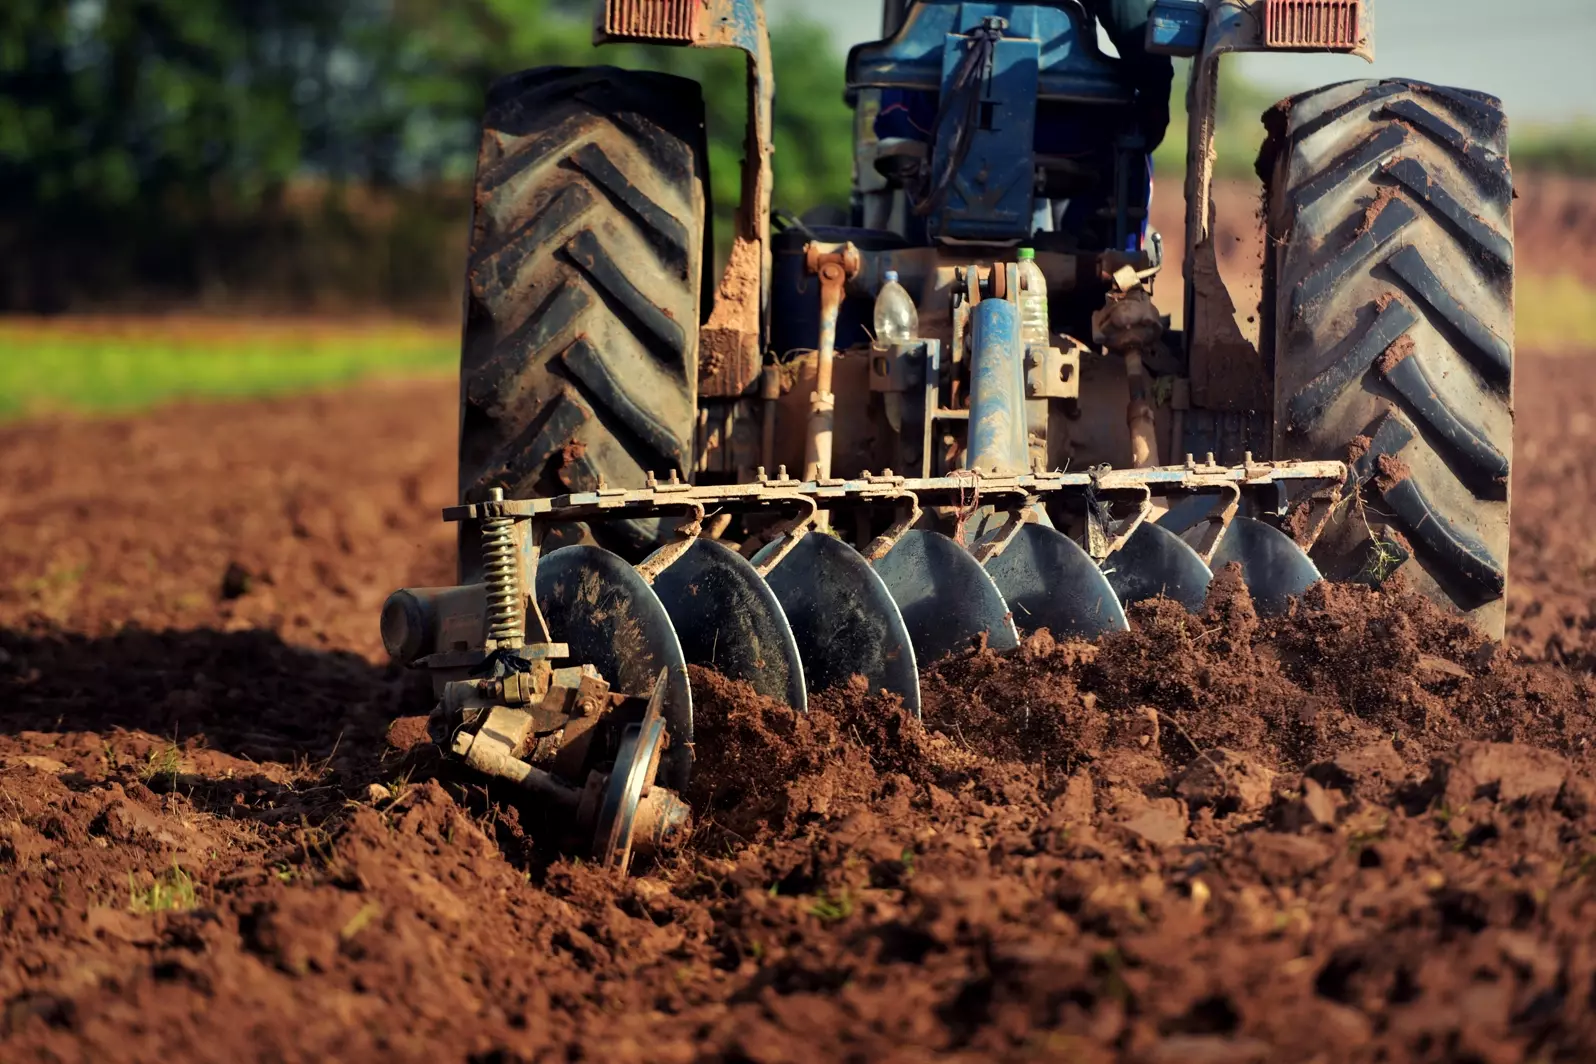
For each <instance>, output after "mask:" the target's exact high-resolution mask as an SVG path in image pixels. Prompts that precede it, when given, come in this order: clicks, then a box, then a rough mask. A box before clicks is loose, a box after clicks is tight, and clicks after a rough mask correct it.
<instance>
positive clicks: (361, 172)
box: [0, 0, 1596, 315]
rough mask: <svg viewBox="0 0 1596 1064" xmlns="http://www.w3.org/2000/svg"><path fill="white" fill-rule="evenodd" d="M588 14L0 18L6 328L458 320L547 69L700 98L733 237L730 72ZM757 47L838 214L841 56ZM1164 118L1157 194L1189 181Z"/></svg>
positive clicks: (738, 71)
mask: <svg viewBox="0 0 1596 1064" xmlns="http://www.w3.org/2000/svg"><path fill="white" fill-rule="evenodd" d="M590 11H591V0H4V2H3V3H0V311H6V310H13V311H14V310H32V311H59V310H69V309H83V308H96V309H103V308H107V307H111V308H114V307H119V306H121V307H128V306H136V307H138V308H139V309H141V310H145V309H150V308H151V307H160V306H166V305H175V306H192V305H194V304H195V303H199V304H202V305H213V306H219V307H226V308H228V309H239V308H241V307H242V308H249V307H251V306H265V307H271V308H273V309H282V308H284V307H292V308H295V309H305V308H310V309H337V308H339V307H342V306H350V305H352V306H358V307H382V306H386V307H391V308H393V307H397V308H407V309H412V310H421V311H424V312H429V313H436V314H439V315H446V314H448V313H451V312H452V311H453V308H454V306H456V305H457V304H456V303H455V298H456V297H455V295H454V293H455V292H456V291H457V287H456V286H457V284H458V278H457V276H456V275H457V273H458V269H457V261H458V257H459V252H460V251H461V250H463V249H462V248H461V245H462V243H463V240H464V234H465V231H466V225H465V222H466V217H467V214H468V210H469V195H468V191H467V190H468V186H469V180H470V174H471V167H472V161H473V158H474V155H475V148H476V144H475V141H476V122H477V117H478V112H479V109H480V106H481V101H482V98H483V95H484V92H485V90H486V88H487V86H488V85H489V83H490V82H491V81H492V80H493V79H494V78H495V77H497V76H499V75H501V74H504V73H508V72H511V71H514V70H518V69H522V68H525V67H528V66H536V65H542V64H587V63H591V62H595V61H597V62H605V63H612V64H615V65H618V66H647V67H653V68H656V69H661V70H667V71H670V72H673V73H678V74H683V75H686V76H689V77H694V78H697V79H698V80H700V81H701V82H702V83H703V85H704V90H705V96H706V99H707V101H708V105H709V127H710V138H711V171H712V177H713V182H714V193H715V200H716V207H717V213H719V214H721V215H722V216H723V218H722V219H721V220H722V221H724V220H725V218H724V216H727V215H729V213H730V211H731V210H732V208H733V207H734V205H735V203H736V200H737V189H738V165H737V163H738V160H739V158H740V157H741V151H742V144H741V138H742V129H743V115H744V107H745V103H744V92H743V61H742V58H741V57H740V56H739V55H737V54H735V53H732V52H728V51H698V50H687V49H650V48H642V47H621V48H616V47H611V48H606V49H604V50H603V51H602V52H601V53H600V52H595V50H594V49H593V47H592V45H591V44H590V43H589V39H590V36H591V29H590V26H591V14H590ZM772 43H773V49H774V52H775V63H776V81H777V89H778V94H779V95H778V101H777V108H776V113H777V128H776V148H777V152H776V198H777V205H778V206H779V207H784V208H786V209H788V210H791V211H793V212H795V213H801V212H802V211H804V210H805V209H807V208H809V207H810V206H812V205H815V204H819V203H835V204H842V203H845V202H846V198H847V192H848V185H849V176H850V173H849V172H850V166H851V155H850V149H849V141H850V139H851V116H850V115H849V112H848V110H847V108H846V106H845V105H844V104H843V102H842V93H841V86H842V59H841V56H840V54H839V52H838V49H837V48H836V47H835V46H834V44H833V42H832V41H831V40H830V38H829V37H828V35H827V31H826V29H825V28H824V27H822V26H819V25H816V24H814V23H807V22H802V21H799V22H787V23H782V24H779V25H777V26H775V27H773V42H772ZM1176 85H1177V90H1176V95H1177V100H1176V102H1177V104H1178V103H1179V97H1180V95H1181V88H1180V86H1182V85H1183V79H1182V78H1177V79H1176ZM1223 100H1224V107H1225V114H1224V121H1223V122H1222V124H1221V133H1220V148H1221V151H1220V161H1221V167H1222V172H1225V173H1228V174H1235V175H1244V174H1247V173H1250V170H1251V163H1252V158H1253V154H1254V152H1255V150H1256V146H1257V144H1258V142H1259V141H1260V140H1261V129H1260V127H1259V124H1258V122H1257V115H1258V113H1259V112H1260V111H1261V110H1262V109H1263V108H1264V107H1265V106H1267V104H1268V103H1269V102H1271V101H1270V100H1269V99H1268V98H1267V96H1266V94H1263V93H1260V92H1258V91H1257V90H1255V89H1252V88H1251V87H1249V86H1247V85H1245V84H1242V83H1239V82H1237V81H1235V80H1234V79H1232V81H1231V84H1229V85H1228V86H1227V89H1226V92H1225V93H1224V94H1223ZM1179 110H1180V109H1179V107H1178V106H1177V108H1176V112H1177V119H1176V122H1177V128H1176V129H1175V130H1172V131H1171V135H1170V137H1169V139H1168V140H1167V141H1166V144H1165V148H1164V149H1163V151H1162V152H1161V157H1160V168H1161V172H1162V173H1163V174H1164V175H1166V180H1167V179H1168V178H1169V177H1173V176H1176V175H1178V172H1179V170H1180V168H1181V166H1182V147H1183V143H1184V140H1183V137H1182V135H1181V132H1180V129H1179V128H1178V126H1179V125H1180V123H1181V120H1180V118H1179V117H1178V115H1179ZM1593 146H1596V130H1591V129H1588V128H1587V129H1584V130H1572V131H1550V132H1548V131H1532V132H1531V134H1530V135H1529V136H1527V137H1526V138H1524V141H1523V145H1522V147H1521V148H1520V150H1519V156H1518V162H1519V163H1520V165H1521V166H1523V165H1533V164H1538V165H1542V166H1548V167H1556V168H1560V169H1573V170H1578V171H1581V172H1596V147H1593ZM727 229H728V227H727V226H726V225H724V224H721V225H718V226H717V230H718V231H719V232H721V233H725V232H727ZM441 249H448V253H447V254H440V250H441Z"/></svg>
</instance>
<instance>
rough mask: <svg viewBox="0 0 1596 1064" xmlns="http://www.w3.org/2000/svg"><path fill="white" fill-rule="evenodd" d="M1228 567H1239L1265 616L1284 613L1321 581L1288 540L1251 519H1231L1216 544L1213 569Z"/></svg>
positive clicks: (1310, 564)
mask: <svg viewBox="0 0 1596 1064" xmlns="http://www.w3.org/2000/svg"><path fill="white" fill-rule="evenodd" d="M1231 563H1235V564H1238V565H1240V566H1241V579H1242V582H1243V583H1245V584H1246V585H1247V590H1248V591H1249V592H1251V593H1252V601H1253V605H1254V606H1256V607H1257V608H1258V612H1259V613H1261V614H1264V615H1265V616H1269V615H1272V614H1278V613H1284V612H1285V611H1286V610H1287V609H1288V608H1289V607H1290V605H1291V599H1292V598H1293V597H1294V596H1297V595H1301V594H1302V593H1303V592H1304V591H1307V590H1308V588H1310V587H1312V586H1313V585H1314V584H1317V583H1318V582H1319V581H1320V580H1323V579H1324V577H1322V576H1321V575H1320V574H1319V569H1318V567H1317V566H1315V565H1314V564H1313V562H1312V561H1311V560H1309V558H1308V555H1307V554H1305V553H1303V550H1302V548H1301V547H1299V546H1297V544H1296V543H1295V542H1294V541H1293V540H1292V538H1291V537H1290V536H1288V535H1286V534H1285V533H1284V532H1282V531H1280V530H1279V529H1277V528H1275V527H1273V526H1272V525H1266V524H1264V523H1263V522H1262V521H1257V520H1254V519H1253V518H1251V517H1238V518H1235V519H1234V520H1233V521H1231V522H1230V527H1229V528H1227V529H1225V534H1224V536H1223V537H1222V538H1221V539H1220V540H1219V549H1218V550H1216V551H1215V552H1214V559H1213V568H1214V569H1215V570H1218V569H1223V568H1224V567H1225V566H1227V565H1230V564H1231Z"/></svg>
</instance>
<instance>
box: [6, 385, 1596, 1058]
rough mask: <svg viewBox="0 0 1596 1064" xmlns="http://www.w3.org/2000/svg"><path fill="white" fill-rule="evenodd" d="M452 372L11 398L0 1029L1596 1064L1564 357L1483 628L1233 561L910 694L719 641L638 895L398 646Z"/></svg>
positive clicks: (563, 1046) (493, 1050) (430, 516)
mask: <svg viewBox="0 0 1596 1064" xmlns="http://www.w3.org/2000/svg"><path fill="white" fill-rule="evenodd" d="M452 392H453V389H452V387H451V386H449V385H447V384H442V383H415V384H405V385H390V386H365V387H362V388H360V389H357V390H352V391H349V392H346V393H343V394H339V395H334V396H322V397H315V398H302V399H297V400H277V401H270V402H259V403H249V404H239V405H227V406H203V407H179V408H173V409H168V410H165V411H162V412H160V413H158V414H156V415H153V416H148V417H144V418H138V419H128V420H106V421H67V420H61V421H49V422H35V423H29V424H21V425H13V426H9V427H4V428H0V469H3V470H4V471H5V476H4V478H3V479H0V529H3V532H0V957H3V958H4V963H0V1002H3V1011H0V1060H4V1061H7V1062H10V1061H24V1060H51V1061H57V1060H59V1061H78V1060H85V1061H87V1060H94V1061H101V1062H120V1061H157V1060H159V1061H175V1060H182V1061H188V1060H226V1061H230V1062H239V1061H252V1060H273V1061H312V1060H315V1061H327V1060H350V1061H358V1060H374V1059H382V1060H388V1061H410V1060H428V1061H440V1060H473V1061H477V1060H480V1061H509V1060H564V1061H578V1060H604V1061H628V1060H638V1061H643V1060H648V1061H672V1060H679V1061H687V1060H723V1061H739V1062H749V1061H759V1062H765V1061H770V1062H778V1061H803V1060H817V1059H849V1060H902V1061H908V1060H926V1059H932V1058H939V1059H942V1058H946V1059H965V1060H976V1059H989V1058H1003V1059H1049V1060H1055V1059H1056V1060H1077V1061H1109V1060H1130V1061H1140V1062H1148V1064H1165V1062H1171V1064H1172V1062H1186V1064H1193V1062H1195V1064H1201V1062H1210V1061H1211V1062H1225V1064H1230V1062H1248V1061H1277V1060H1278V1061H1292V1062H1298V1061H1376V1060H1383V1061H1407V1060H1426V1061H1489V1062H1496V1061H1530V1060H1542V1061H1550V1060H1571V1061H1573V1060H1591V1059H1596V1019H1593V1018H1592V1017H1593V1016H1596V942H1593V939H1592V937H1591V934H1590V927H1591V923H1592V920H1593V919H1596V834H1593V833H1596V772H1593V766H1592V762H1591V750H1590V748H1589V744H1590V742H1591V739H1592V737H1593V736H1596V719H1593V715H1592V708H1591V669H1592V667H1593V665H1596V635H1593V630H1596V613H1593V612H1592V605H1591V602H1592V589H1593V587H1596V582H1593V579H1592V568H1593V566H1596V548H1593V547H1592V545H1591V544H1592V542H1593V541H1592V540H1591V538H1590V536H1589V534H1588V530H1587V526H1586V525H1585V524H1584V519H1585V518H1586V517H1592V518H1596V501H1593V500H1596V493H1593V492H1592V490H1591V477H1590V474H1589V472H1588V470H1589V469H1590V468H1591V465H1592V463H1593V462H1596V421H1593V419H1592V416H1591V415H1590V414H1589V413H1588V411H1590V410H1591V409H1593V408H1596V373H1592V372H1591V370H1590V367H1589V363H1586V362H1584V361H1581V360H1578V359H1550V358H1526V359H1524V361H1523V363H1522V373H1521V382H1520V385H1519V398H1518V402H1519V413H1520V419H1519V424H1520V426H1521V430H1520V431H1521V436H1520V440H1519V444H1518V462H1517V464H1516V469H1517V471H1518V472H1517V474H1516V479H1515V482H1514V491H1515V502H1516V504H1517V507H1518V515H1517V516H1518V521H1517V525H1516V532H1515V539H1514V551H1515V556H1514V572H1515V584H1514V586H1513V589H1512V594H1511V599H1510V604H1511V616H1512V631H1511V636H1510V639H1509V645H1508V646H1505V647H1493V646H1490V645H1487V644H1484V643H1482V642H1481V641H1480V640H1479V639H1477V638H1476V637H1474V636H1473V635H1472V634H1470V633H1469V632H1468V631H1467V630H1465V629H1464V628H1462V627H1461V626H1459V625H1458V624H1456V623H1454V622H1452V621H1450V620H1448V619H1446V618H1444V617H1441V616H1439V615H1438V614H1436V613H1435V612H1434V611H1433V610H1431V609H1430V608H1429V607H1427V606H1425V605H1422V604H1420V603H1418V602H1415V601H1412V600H1410V599H1407V598H1404V597H1401V596H1395V595H1376V594H1373V593H1369V592H1357V591H1351V590H1346V589H1342V590H1336V591H1323V592H1315V593H1312V594H1310V595H1309V597H1308V598H1307V599H1306V601H1304V602H1303V603H1302V604H1301V605H1300V606H1299V608H1298V610H1297V612H1296V615H1295V616H1293V617H1291V618H1289V619H1287V620H1284V621H1279V622H1270V621H1260V620H1259V619H1258V618H1257V617H1256V616H1255V615H1254V614H1253V612H1252V610H1251V607H1250V605H1249V604H1248V603H1247V601H1246V600H1245V597H1244V596H1242V595H1240V594H1238V593H1237V592H1236V591H1235V590H1234V589H1233V588H1229V587H1222V588H1221V589H1220V590H1218V591H1216V593H1215V594H1214V596H1213V597H1212V599H1211V602H1210V605H1209V607H1208V609H1207V610H1206V611H1205V612H1204V613H1203V614H1202V615H1200V616H1190V615H1187V614H1184V613H1182V612H1179V611H1171V610H1168V609H1147V610H1141V611H1139V612H1138V613H1137V616H1136V624H1135V630H1134V631H1133V632H1131V633H1130V634H1127V635H1124V636H1120V637H1116V638H1111V639H1108V640H1105V641H1103V642H1102V643H1101V644H1098V645H1087V644H1081V643H1064V644H1056V643H1054V642H1053V641H1052V640H1050V639H1048V638H1047V637H1045V636H1038V637H1035V638H1032V639H1030V640H1029V641H1027V643H1026V644H1025V645H1024V646H1023V647H1022V648H1021V649H1020V650H1019V651H1017V652H1015V653H1013V654H1010V655H1008V656H1006V657H999V656H996V655H991V654H982V655H979V656H975V657H972V658H969V659H965V660H959V661H953V662H949V663H946V664H944V665H942V666H941V667H940V668H939V669H937V670H936V671H935V672H934V673H933V674H932V675H931V676H930V677H929V678H928V680H927V692H926V695H927V697H926V702H927V714H926V726H925V727H921V726H919V725H917V724H916V723H914V722H913V721H909V720H906V719H904V718H903V716H902V715H901V713H900V712H898V711H897V710H896V709H895V708H894V707H892V706H890V705H886V704H882V703H881V702H879V701H878V700H875V699H872V698H869V697H866V696H865V694H864V693H863V692H859V691H847V692H841V693H835V694H832V695H830V696H828V697H825V698H822V699H820V700H819V702H820V704H819V705H818V706H817V708H816V709H815V711H814V712H813V713H811V714H810V715H809V717H808V718H806V719H793V718H792V717H791V716H790V715H789V714H787V713H785V712H783V711H781V710H780V709H778V708H775V707H772V706H769V705H763V704H761V703H760V702H759V700H758V699H757V698H754V697H752V696H751V695H749V694H747V693H746V692H741V691H739V690H738V689H736V688H734V687H732V686H730V685H728V684H726V683H725V682H714V680H713V678H711V677H704V676H700V677H698V678H697V683H698V691H699V706H698V713H699V719H700V721H701V727H702V733H701V737H700V751H701V765H702V771H701V772H700V773H699V775H698V778H697V781H696V782H695V785H694V794H693V798H694V799H695V801H696V803H697V807H698V809H699V812H700V829H699V831H698V832H697V834H696V835H695V839H694V841H693V843H692V845H691V848H690V849H689V850H688V852H686V853H685V854H683V855H680V856H679V857H677V858H674V859H673V860H671V861H670V862H668V863H667V864H665V865H663V866H661V867H658V868H656V869H654V870H653V871H652V873H651V874H649V875H647V876H644V877H639V878H634V879H632V880H630V881H628V882H624V883H614V882H610V881H607V880H606V879H605V878H604V877H603V876H602V875H600V874H599V873H598V872H596V871H595V870H593V869H592V868H590V867H588V866H585V865H583V864H581V863H579V862H574V861H562V860H558V859H556V858H555V856H554V855H553V854H552V853H550V851H549V850H548V849H547V848H546V847H545V846H543V845H541V844H540V840H539V838H538V835H539V830H540V829H538V828H537V827H536V826H535V825H533V826H530V827H529V826H528V825H529V824H531V821H530V818H529V819H528V821H527V823H523V821H522V819H521V818H520V817H519V816H518V815H517V814H516V813H515V811H514V810H512V809H511V808H509V807H507V806H505V805H504V804H502V800H503V796H502V795H498V794H493V795H489V794H487V793H486V792H484V791H483V790H482V789H481V788H479V787H477V786H475V785H474V784H472V783H471V782H470V781H469V780H466V779H463V778H459V777H455V776H453V775H451V774H450V773H449V772H448V771H446V770H444V768H443V767H442V766H441V764H440V762H439V760H438V758H437V756H436V754H435V753H434V752H433V751H432V750H431V749H430V747H428V746H427V745H426V740H425V735H424V731H423V730H422V729H421V728H420V727H419V726H418V723H419V722H418V719H417V717H418V715H419V714H422V713H424V712H425V711H426V710H427V708H428V698H427V696H426V692H425V691H424V690H423V689H422V687H421V686H420V685H418V684H417V683H416V682H415V681H414V680H413V679H411V678H407V677H405V676H404V675H402V674H400V673H398V672H396V671H395V670H394V669H392V668H390V667H389V666H388V665H387V664H385V663H384V662H383V661H382V658H381V653H380V646H379V641H378V636H377V626H376V617H377V611H378V607H379V605H380V603H381V601H382V598H383V596H384V595H385V594H386V592H387V591H388V590H389V589H390V588H393V587H396V586H399V585H401V584H405V583H432V582H436V581H439V580H444V579H446V578H447V576H448V571H449V555H450V551H451V536H450V533H449V529H448V527H447V526H445V525H443V524H442V523H440V522H437V521H436V520H435V514H436V511H437V508H438V506H439V505H440V504H442V503H445V502H447V501H448V500H449V498H450V496H451V495H452V493H453V474H452V471H451V460H450V454H451V450H452V447H451V436H452V433H453V430H454V409H453V395H452ZM394 721H397V722H398V723H397V724H392V727H391V728H390V724H391V723H392V722H394Z"/></svg>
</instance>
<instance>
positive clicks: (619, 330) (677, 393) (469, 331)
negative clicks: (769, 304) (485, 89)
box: [460, 67, 708, 580]
mask: <svg viewBox="0 0 1596 1064" xmlns="http://www.w3.org/2000/svg"><path fill="white" fill-rule="evenodd" d="M707 165H708V164H707V147H706V140H705V129H704V103H703V97H702V93H701V91H700V89H699V86H698V84H697V83H696V82H694V81H690V80H688V79H685V78H679V77H673V76H670V75H666V74H657V73H649V72H639V71H630V70H619V69H616V68H614V67H587V68H568V67H542V68H538V69H535V70H528V71H525V72H523V73H520V74H515V75H512V76H510V77H507V78H503V79H501V80H500V81H498V82H497V83H495V84H494V86H493V87H492V88H491V89H490V90H489V93H488V100H487V113H486V116H485V117H484V119H483V123H482V141H481V149H480V152H479V154H478V157H477V176H476V187H475V194H474V199H473V203H474V216H473V220H472V227H471V244H470V251H469V257H468V264H467V268H466V285H465V288H466V311H465V332H464V338H463V341H462V347H461V357H460V491H461V496H462V498H464V499H466V500H468V501H472V500H477V499H481V498H483V497H485V495H486V492H487V489H489V488H492V487H502V488H504V489H505V492H506V494H507V495H508V496H510V497H511V498H520V497H527V496H532V495H540V496H547V495H559V494H565V493H568V492H579V491H592V490H595V489H597V488H598V487H599V486H600V485H601V484H602V485H604V486H608V487H642V486H643V485H644V483H645V481H646V478H647V476H648V474H650V473H654V474H656V475H657V476H659V477H660V479H662V480H663V479H668V477H669V474H670V473H672V472H676V473H679V474H680V475H681V476H682V477H683V478H685V477H686V476H687V475H688V473H689V471H690V470H691V468H692V447H693V433H694V426H695V424H696V419H697V405H698V400H697V388H698V326H699V322H700V320H701V311H702V296H703V294H704V290H705V289H704V266H705V263H704V246H705V236H706V230H705V225H706V218H707V216H708V202H707V201H708V187H707ZM658 526H659V522H658V521H657V520H647V521H613V522H605V523H603V524H602V525H595V527H593V528H592V529H591V533H592V535H593V537H594V539H595V540H597V542H599V543H600V544H601V545H603V546H605V547H608V548H610V549H611V550H615V551H617V552H618V553H621V554H623V555H624V556H626V557H627V558H628V559H630V560H633V561H635V560H637V559H638V558H639V557H640V556H641V555H642V554H643V553H645V552H646V551H647V550H648V549H649V548H650V547H651V546H652V545H653V544H654V542H655V541H656V540H657V538H658V534H659V528H658ZM476 555H477V548H476V544H475V537H474V535H472V534H471V532H470V530H469V529H463V530H462V536H461V559H460V561H461V575H462V579H465V580H471V579H475V578H476V576H477V574H478V573H479V572H480V568H479V563H478V559H477V556H476Z"/></svg>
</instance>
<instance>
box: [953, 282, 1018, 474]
mask: <svg viewBox="0 0 1596 1064" xmlns="http://www.w3.org/2000/svg"><path fill="white" fill-rule="evenodd" d="M970 332H971V340H970V348H971V351H972V352H973V354H972V356H971V360H970V458H969V463H968V464H969V466H970V468H971V469H975V470H979V471H980V472H982V473H985V474H991V473H997V474H998V475H1000V476H1007V475H1013V474H1017V473H1024V472H1026V471H1027V469H1028V468H1029V466H1030V454H1029V448H1028V447H1027V446H1026V437H1025V346H1024V344H1023V343H1022V341H1021V339H1020V310H1019V308H1018V307H1017V306H1015V305H1014V304H1013V303H1010V302H1009V301H1008V300H1006V299H983V300H981V302H979V303H977V304H976V305H975V307H974V309H972V310H971V311H970Z"/></svg>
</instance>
